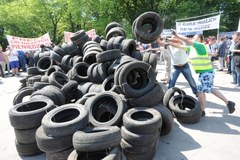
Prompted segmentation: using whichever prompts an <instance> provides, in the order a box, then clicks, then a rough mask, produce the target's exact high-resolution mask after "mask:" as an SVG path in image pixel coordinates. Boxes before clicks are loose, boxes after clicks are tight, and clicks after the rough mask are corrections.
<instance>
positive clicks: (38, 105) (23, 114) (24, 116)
mask: <svg viewBox="0 0 240 160" xmlns="http://www.w3.org/2000/svg"><path fill="white" fill-rule="evenodd" d="M53 108H54V103H53V102H52V101H51V100H49V99H41V100H40V99H39V100H31V101H27V102H21V103H18V104H16V105H14V106H13V107H12V108H11V109H10V111H9V119H10V123H11V125H12V127H13V128H14V132H15V136H16V140H15V145H16V149H17V151H18V154H19V155H20V156H33V155H37V154H41V153H42V151H41V150H40V149H39V148H38V146H37V142H36V139H35V133H36V130H37V129H38V127H39V126H40V125H41V120H42V118H43V117H44V115H45V114H46V113H47V112H48V111H50V110H51V109H53Z"/></svg>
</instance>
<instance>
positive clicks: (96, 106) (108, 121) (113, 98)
mask: <svg viewBox="0 0 240 160" xmlns="http://www.w3.org/2000/svg"><path fill="white" fill-rule="evenodd" d="M108 105H111V107H112V108H114V111H116V113H115V114H114V112H112V111H111V110H110V109H107V110H106V112H104V113H103V114H102V116H100V115H98V114H99V113H98V112H99V110H101V109H102V108H104V107H106V108H108ZM87 110H88V111H89V121H90V123H91V124H92V125H93V126H115V125H116V126H119V125H121V124H122V116H123V114H124V113H125V112H126V110H127V106H126V104H125V102H124V101H123V100H122V98H121V97H120V96H119V95H118V94H116V93H114V92H110V91H105V92H101V93H98V94H96V95H95V96H94V97H92V99H91V103H90V104H88V106H87ZM99 116H100V117H99ZM96 117H98V118H96ZM97 119H100V121H98V120H97Z"/></svg>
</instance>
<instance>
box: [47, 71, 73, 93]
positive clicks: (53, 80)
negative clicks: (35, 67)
mask: <svg viewBox="0 0 240 160" xmlns="http://www.w3.org/2000/svg"><path fill="white" fill-rule="evenodd" d="M48 79H49V83H50V84H52V85H54V86H56V87H58V88H60V89H61V88H62V87H63V86H64V85H65V84H66V83H67V82H68V81H69V80H70V79H69V78H68V77H67V76H66V74H64V73H63V72H53V73H51V74H50V76H49V77H48Z"/></svg>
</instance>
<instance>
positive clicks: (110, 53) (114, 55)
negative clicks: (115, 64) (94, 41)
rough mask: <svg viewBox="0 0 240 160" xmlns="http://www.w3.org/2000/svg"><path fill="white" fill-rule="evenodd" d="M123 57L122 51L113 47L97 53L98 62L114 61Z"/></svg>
mask: <svg viewBox="0 0 240 160" xmlns="http://www.w3.org/2000/svg"><path fill="white" fill-rule="evenodd" d="M120 57H121V52H120V50H119V49H111V50H107V51H103V52H101V53H99V54H97V55H96V60H97V62H98V63H104V62H108V61H114V60H116V59H118V58H120Z"/></svg>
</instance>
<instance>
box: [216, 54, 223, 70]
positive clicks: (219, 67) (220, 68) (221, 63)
mask: <svg viewBox="0 0 240 160" xmlns="http://www.w3.org/2000/svg"><path fill="white" fill-rule="evenodd" d="M217 65H218V70H220V71H222V70H223V57H219V58H218V61H217Z"/></svg>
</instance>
